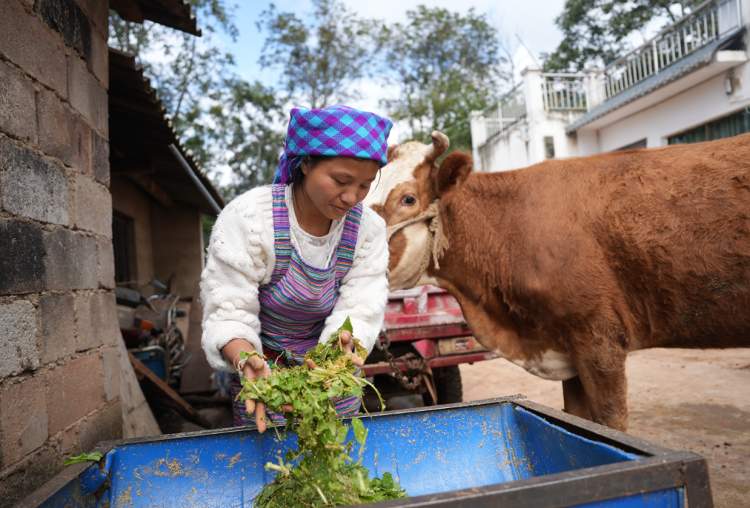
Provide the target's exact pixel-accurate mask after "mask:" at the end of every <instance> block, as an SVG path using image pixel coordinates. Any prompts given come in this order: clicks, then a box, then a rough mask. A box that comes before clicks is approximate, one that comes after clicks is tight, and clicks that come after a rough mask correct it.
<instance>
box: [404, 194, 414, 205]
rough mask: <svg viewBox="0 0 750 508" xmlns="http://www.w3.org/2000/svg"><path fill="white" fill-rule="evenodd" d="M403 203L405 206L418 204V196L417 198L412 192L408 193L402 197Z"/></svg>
mask: <svg viewBox="0 0 750 508" xmlns="http://www.w3.org/2000/svg"><path fill="white" fill-rule="evenodd" d="M401 204H402V205H405V206H414V205H415V204H417V198H415V197H414V196H412V195H411V194H407V195H405V196H404V197H402V198H401Z"/></svg>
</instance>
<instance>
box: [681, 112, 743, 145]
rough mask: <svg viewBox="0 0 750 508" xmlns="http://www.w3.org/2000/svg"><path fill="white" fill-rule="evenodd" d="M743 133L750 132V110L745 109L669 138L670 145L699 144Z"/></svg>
mask: <svg viewBox="0 0 750 508" xmlns="http://www.w3.org/2000/svg"><path fill="white" fill-rule="evenodd" d="M743 132H750V108H745V109H743V110H741V111H737V112H736V113H732V114H731V115H727V116H725V117H723V118H719V119H718V120H714V121H712V122H708V123H704V124H703V125H700V126H698V127H695V128H693V129H690V130H687V131H684V132H681V133H679V134H675V135H674V136H669V138H668V139H667V142H668V143H669V144H670V145H676V144H680V143H698V142H699V141H711V140H712V139H720V138H728V137H730V136H736V135H737V134H742V133H743Z"/></svg>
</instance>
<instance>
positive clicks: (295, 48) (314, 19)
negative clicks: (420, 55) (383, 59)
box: [258, 0, 378, 108]
mask: <svg viewBox="0 0 750 508" xmlns="http://www.w3.org/2000/svg"><path fill="white" fill-rule="evenodd" d="M312 3H313V7H314V9H313V12H312V13H311V14H310V15H309V16H305V17H304V18H303V19H300V18H299V17H298V16H297V15H296V14H294V13H292V12H279V11H278V10H277V8H276V6H275V5H274V4H271V5H270V7H269V8H268V9H266V10H265V11H263V13H262V14H261V18H260V21H259V22H258V29H259V30H265V31H266V32H267V33H268V35H267V36H266V40H265V43H264V44H263V49H262V54H261V57H260V64H261V66H262V67H264V68H276V69H280V71H281V87H282V88H283V89H284V91H285V92H286V94H287V96H288V97H287V99H288V100H292V101H295V102H297V103H299V104H305V105H307V106H309V107H313V108H321V107H325V106H328V105H331V104H333V103H336V102H345V101H347V100H350V99H356V98H358V94H357V92H356V91H355V90H353V89H352V86H351V85H352V83H354V82H355V81H356V80H357V79H360V78H362V77H363V76H366V75H367V74H368V69H371V68H372V64H371V59H372V58H373V55H374V54H375V53H377V50H378V46H377V41H378V39H377V37H375V36H373V35H372V33H373V26H374V22H372V21H369V20H364V19H360V18H358V17H357V16H356V14H355V13H353V12H352V11H350V10H349V9H347V8H346V6H345V5H344V4H343V3H341V2H339V1H338V0H313V2H312Z"/></svg>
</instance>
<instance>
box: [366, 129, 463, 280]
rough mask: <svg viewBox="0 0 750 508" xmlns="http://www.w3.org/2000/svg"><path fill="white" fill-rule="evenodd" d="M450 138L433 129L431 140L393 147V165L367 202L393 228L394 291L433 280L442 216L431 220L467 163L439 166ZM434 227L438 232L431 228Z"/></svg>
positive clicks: (390, 273)
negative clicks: (433, 259)
mask: <svg viewBox="0 0 750 508" xmlns="http://www.w3.org/2000/svg"><path fill="white" fill-rule="evenodd" d="M448 144H449V140H448V137H447V136H446V135H445V134H443V133H442V132H439V131H434V132H433V133H432V143H431V144H423V143H420V142H418V141H408V142H406V143H402V144H400V145H395V146H391V147H389V149H388V164H387V165H386V166H385V167H383V169H382V170H381V175H380V178H379V180H378V182H377V184H376V185H374V186H373V187H372V189H371V190H370V193H369V194H368V196H367V197H366V198H365V204H366V205H368V206H370V207H372V208H373V209H374V210H375V211H376V212H378V213H379V214H380V215H381V216H382V217H383V218H384V219H385V222H386V225H387V226H388V230H389V235H388V238H389V239H388V249H389V253H390V261H389V264H388V279H389V283H390V288H391V289H392V290H395V289H402V288H409V287H413V286H417V285H420V284H429V283H432V284H434V283H435V281H434V280H432V279H431V278H430V277H429V276H428V275H427V273H426V271H427V268H428V266H429V261H430V256H431V255H432V254H433V251H434V237H435V235H434V229H435V227H436V225H437V224H438V223H439V219H434V220H433V219H432V217H433V216H434V211H435V210H436V207H437V203H436V200H437V199H438V198H439V197H440V195H441V194H442V193H443V191H444V190H445V189H446V188H447V187H452V186H453V185H454V184H456V183H457V182H458V181H459V180H463V179H464V178H465V177H466V175H467V174H468V171H469V169H470V167H471V160H470V158H468V156H466V155H465V154H460V155H461V157H462V160H463V161H466V159H467V158H468V164H462V165H460V166H461V167H456V164H455V163H453V164H451V163H450V162H449V159H450V158H451V157H453V154H451V156H449V157H448V158H446V160H445V161H444V162H443V164H441V166H440V167H438V166H437V165H436V160H437V159H438V157H440V156H441V155H442V154H443V153H445V151H446V150H447V149H448ZM431 225H432V229H433V231H431V229H430V227H431Z"/></svg>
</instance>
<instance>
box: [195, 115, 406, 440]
mask: <svg viewBox="0 0 750 508" xmlns="http://www.w3.org/2000/svg"><path fill="white" fill-rule="evenodd" d="M391 125H392V124H391V122H390V121H389V120H388V119H385V118H382V117H379V116H377V115H375V114H373V113H369V112H366V111H359V110H356V109H352V108H348V107H345V106H332V107H327V108H323V109H302V108H294V109H292V111H291V115H290V120H289V126H288V129H287V136H286V142H285V146H284V153H283V155H282V156H281V159H280V161H279V166H278V168H277V170H276V175H275V177H274V185H271V186H264V187H259V188H255V189H252V190H250V191H248V192H246V193H244V194H242V195H241V196H239V197H237V198H236V199H234V200H233V201H232V202H231V203H229V205H227V207H226V208H225V209H224V210H223V211H222V212H221V214H220V215H219V217H218V219H217V221H216V224H215V225H214V229H213V232H212V234H211V242H210V245H209V248H208V260H207V263H206V267H205V269H204V270H203V274H202V278H201V299H202V301H203V306H204V310H203V341H202V343H203V349H204V351H205V353H206V357H207V358H208V362H209V363H210V364H211V366H212V367H213V368H215V369H218V370H224V371H231V372H238V373H240V374H241V375H243V376H245V377H247V378H250V379H254V378H256V377H258V376H267V375H268V374H269V373H270V369H269V366H268V363H267V362H266V361H263V359H262V358H261V356H260V354H261V353H262V354H263V355H264V356H265V358H266V359H267V360H268V361H274V362H275V363H276V364H278V365H282V366H283V365H294V364H298V363H299V362H300V361H301V358H302V356H303V355H304V353H305V352H306V351H307V350H308V349H310V348H312V347H314V346H315V345H316V344H317V343H318V342H319V341H325V340H327V338H328V337H329V336H330V335H331V334H332V333H334V332H335V331H336V330H337V329H338V328H339V327H340V326H341V324H342V323H343V322H344V320H345V319H346V317H347V316H349V317H350V318H351V321H352V324H353V327H354V333H355V335H356V336H357V337H358V338H359V339H360V341H361V342H362V345H363V346H364V347H365V348H366V349H367V351H368V352H369V351H370V350H371V349H372V347H373V345H374V344H375V341H376V339H377V336H378V333H379V332H380V328H381V325H382V323H383V314H384V311H385V303H386V300H387V292H388V282H387V279H386V268H387V265H388V248H387V242H386V235H385V224H384V222H383V220H382V219H381V218H380V217H379V216H378V215H377V214H376V213H374V212H373V211H372V210H371V209H369V208H366V207H363V206H362V203H361V201H362V200H363V199H364V198H365V196H366V195H367V192H368V190H369V188H370V185H371V184H372V183H373V182H374V180H375V179H376V177H377V174H378V171H379V170H380V168H381V167H382V166H383V165H384V164H385V163H386V152H387V139H388V133H389V132H390V129H391ZM341 338H342V342H343V343H344V344H346V347H347V348H352V347H353V344H352V341H351V335H350V334H348V333H344V334H343V336H342V337H341ZM243 351H244V352H247V353H249V354H250V356H249V357H248V358H247V359H245V360H242V359H241V355H240V353H241V352H243ZM232 388H233V390H232V392H233V395H236V393H237V392H238V390H239V388H240V383H239V377H238V376H235V377H234V380H233V383H232ZM336 408H337V410H338V411H339V413H340V414H353V413H356V412H357V411H358V410H359V400H358V399H356V398H354V397H352V398H349V399H346V400H341V401H336ZM253 412H255V413H256V415H255V421H256V424H257V426H258V429H259V430H260V431H261V432H262V431H263V430H264V429H265V417H264V415H265V409H264V408H263V406H262V404H261V403H258V404H257V405H256V404H255V402H254V401H247V403H246V405H245V407H243V406H242V405H241V404H240V403H239V402H235V404H234V423H235V425H245V424H248V423H250V420H249V418H250V415H251V414H252V413H253ZM272 416H273V415H272Z"/></svg>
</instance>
